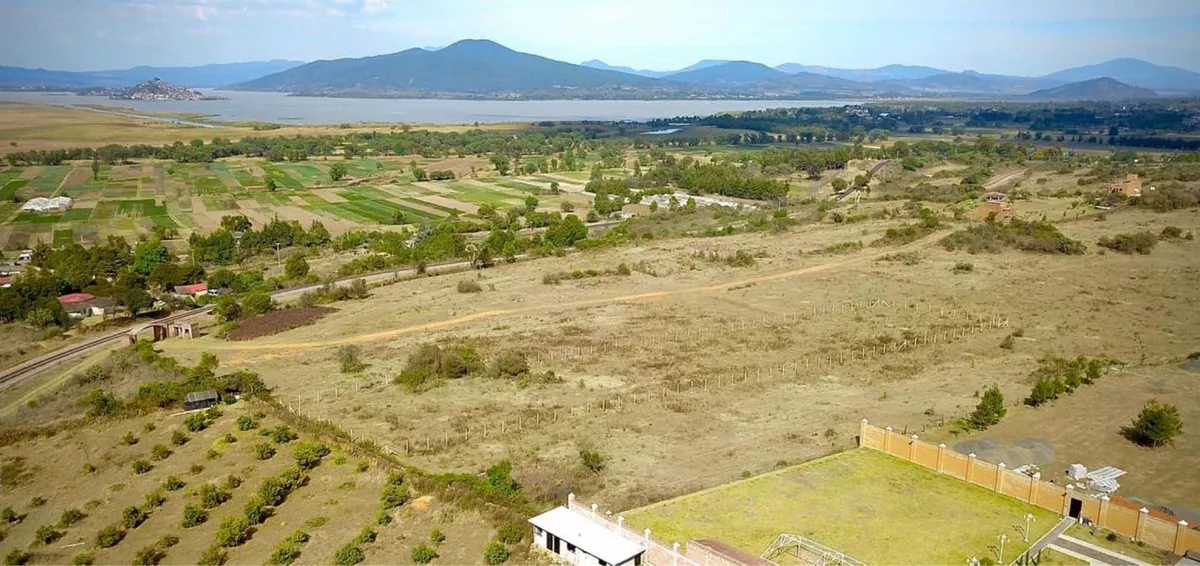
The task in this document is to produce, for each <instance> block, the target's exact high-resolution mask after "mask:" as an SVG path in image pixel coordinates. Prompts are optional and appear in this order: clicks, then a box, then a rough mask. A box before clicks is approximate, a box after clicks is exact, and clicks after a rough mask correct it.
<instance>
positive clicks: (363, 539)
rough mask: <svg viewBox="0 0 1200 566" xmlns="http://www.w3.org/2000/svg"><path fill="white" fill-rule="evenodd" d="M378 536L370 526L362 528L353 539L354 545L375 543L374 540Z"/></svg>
mask: <svg viewBox="0 0 1200 566" xmlns="http://www.w3.org/2000/svg"><path fill="white" fill-rule="evenodd" d="M378 536H379V533H377V532H376V531H375V529H372V528H371V527H370V525H368V526H366V527H363V528H362V530H361V531H359V532H358V536H357V537H354V544H359V545H362V544H371V543H373V542H375V538H376V537H378Z"/></svg>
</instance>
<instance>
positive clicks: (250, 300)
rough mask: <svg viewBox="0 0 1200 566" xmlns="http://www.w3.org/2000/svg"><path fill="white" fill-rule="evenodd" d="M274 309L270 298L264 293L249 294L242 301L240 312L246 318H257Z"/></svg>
mask: <svg viewBox="0 0 1200 566" xmlns="http://www.w3.org/2000/svg"><path fill="white" fill-rule="evenodd" d="M274 309H275V303H273V302H271V296H270V295H268V294H266V293H250V294H249V295H246V297H245V298H244V299H242V310H244V311H245V313H246V316H258V315H260V314H266V313H269V312H271V311H272V310H274Z"/></svg>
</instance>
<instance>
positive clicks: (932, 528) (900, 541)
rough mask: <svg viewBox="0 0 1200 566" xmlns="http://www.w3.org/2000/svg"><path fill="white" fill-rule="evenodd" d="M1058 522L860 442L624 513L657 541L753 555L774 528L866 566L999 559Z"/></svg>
mask: <svg viewBox="0 0 1200 566" xmlns="http://www.w3.org/2000/svg"><path fill="white" fill-rule="evenodd" d="M1026 513H1032V514H1033V515H1034V517H1036V522H1035V523H1034V524H1033V533H1032V535H1031V537H1030V540H1031V541H1035V540H1037V538H1039V537H1041V535H1042V534H1044V533H1046V532H1047V531H1049V530H1050V529H1051V528H1053V527H1054V525H1055V524H1056V523H1057V522H1058V520H1059V517H1058V516H1057V515H1055V514H1054V513H1051V512H1050V511H1047V510H1045V509H1041V508H1039V507H1034V506H1031V505H1027V504H1025V503H1022V502H1020V501H1018V500H1016V499H1012V498H1010V497H1005V496H1002V495H999V494H997V493H995V492H992V491H990V490H987V489H984V488H982V487H979V486H976V485H973V484H968V483H966V482H963V481H960V480H957V479H954V478H951V477H949V476H946V475H942V474H938V473H936V472H933V471H930V470H928V469H926V468H923V467H921V466H918V465H917V464H913V463H911V462H906V461H903V460H901V459H899V458H895V457H892V456H888V455H886V454H883V453H880V452H876V451H873V450H868V449H857V450H851V451H849V452H842V453H840V454H836V455H833V456H829V457H826V458H822V459H819V460H815V461H812V462H808V463H805V464H801V465H799V466H794V467H790V468H786V469H783V470H780V471H777V472H772V473H769V474H766V475H763V476H759V477H756V478H751V479H748V480H743V481H739V482H734V483H731V484H728V485H724V486H720V487H716V488H713V489H709V490H705V491H701V492H697V493H694V494H691V495H685V496H683V497H679V498H677V499H672V500H668V501H664V502H661V503H657V504H654V505H650V506H648V507H644V508H641V509H634V510H632V511H628V512H626V513H624V515H625V519H626V521H627V523H628V524H629V525H631V526H633V527H634V528H635V529H638V530H640V529H643V528H650V529H651V531H652V532H653V533H655V537H656V538H658V539H659V540H665V541H688V540H696V539H701V538H717V539H720V540H722V541H724V542H727V543H729V544H732V545H734V546H736V547H738V548H741V549H742V550H745V551H747V552H750V553H752V554H756V555H757V554H759V553H761V552H763V551H764V550H766V549H767V547H768V546H769V545H770V544H771V542H772V541H774V540H775V537H777V536H778V535H779V534H781V533H791V534H795V535H800V536H803V537H807V538H809V539H812V540H814V541H816V542H818V543H820V544H823V545H825V546H828V547H832V548H834V549H836V550H838V551H841V552H844V553H846V554H847V555H849V556H851V557H853V558H855V559H857V560H861V561H864V562H866V563H869V564H873V563H879V564H965V563H966V562H967V560H968V559H970V558H971V557H978V558H983V557H988V558H990V559H992V560H993V561H996V559H997V557H996V556H995V554H994V553H993V552H992V551H991V550H990V549H989V546H990V545H994V544H995V543H996V537H997V535H999V534H1005V535H1007V536H1008V542H1007V543H1006V546H1005V550H1004V557H1003V558H1004V561H1005V563H1007V561H1009V560H1012V559H1014V558H1016V557H1017V556H1019V555H1020V554H1021V553H1022V552H1024V550H1025V549H1026V548H1028V546H1029V543H1025V542H1022V540H1021V536H1020V534H1019V533H1018V532H1017V531H1015V530H1014V527H1016V526H1018V525H1020V527H1021V528H1024V525H1025V520H1024V519H1023V517H1024V516H1025V514H1026Z"/></svg>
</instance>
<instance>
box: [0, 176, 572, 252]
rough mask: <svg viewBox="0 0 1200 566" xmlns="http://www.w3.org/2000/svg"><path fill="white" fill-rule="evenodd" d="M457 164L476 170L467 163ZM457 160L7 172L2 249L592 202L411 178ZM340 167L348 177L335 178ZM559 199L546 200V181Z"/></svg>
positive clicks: (367, 223)
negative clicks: (32, 205) (61, 201)
mask: <svg viewBox="0 0 1200 566" xmlns="http://www.w3.org/2000/svg"><path fill="white" fill-rule="evenodd" d="M458 161H462V162H463V163H474V160H473V159H472V158H465V159H461V160H458ZM458 161H456V160H438V161H434V160H429V159H410V158H404V159H400V158H393V159H388V160H374V159H354V160H337V161H325V160H322V161H311V162H300V163H286V162H285V163H271V162H267V161H264V160H233V161H219V162H216V163H211V164H207V165H186V164H178V163H166V162H164V163H151V164H136V165H114V166H103V167H101V169H100V171H99V172H98V173H97V174H96V175H95V176H93V173H92V171H91V168H90V165H89V164H86V163H80V164H76V165H62V166H53V167H12V168H6V169H4V170H2V171H0V201H4V204H2V205H0V245H2V246H3V248H4V249H24V248H26V247H29V246H31V245H33V244H34V243H36V242H46V243H53V244H56V245H61V244H66V243H69V242H76V243H82V244H90V243H93V242H95V241H97V240H98V239H103V238H104V237H105V236H107V235H109V234H117V235H123V236H126V237H127V238H128V239H136V237H137V236H138V235H139V234H147V233H150V232H153V231H155V230H156V229H159V230H161V229H169V230H175V231H176V232H177V233H178V234H179V235H180V236H181V237H184V238H186V237H187V236H188V235H189V234H190V233H192V232H200V233H207V232H209V231H211V230H213V229H215V228H216V227H217V226H219V224H220V220H221V218H222V217H223V216H226V215H231V214H235V215H243V216H246V217H248V218H250V219H251V221H253V222H255V223H256V224H259V225H261V224H262V223H265V222H267V221H269V220H270V219H271V218H274V217H279V218H281V219H284V220H295V221H298V222H300V223H301V224H303V225H305V226H306V227H307V226H308V225H309V224H310V223H311V222H313V221H320V222H322V223H324V224H325V226H326V228H327V229H328V230H329V231H330V232H331V233H333V234H334V235H337V234H340V233H343V232H345V231H347V230H351V229H356V228H370V227H378V226H396V225H402V226H410V227H419V226H422V225H425V224H436V223H437V222H440V221H441V220H443V219H445V218H447V217H449V216H451V215H458V216H461V217H463V218H467V219H476V220H478V217H477V215H476V212H477V211H478V210H479V207H480V206H482V205H489V206H492V207H495V208H500V209H503V208H510V207H512V208H524V207H525V199H526V198H527V197H529V196H534V197H536V198H538V200H539V209H544V210H545V211H557V210H559V209H560V208H561V205H562V203H564V202H569V203H571V205H572V207H573V209H574V210H575V211H576V214H579V215H580V216H581V217H582V216H583V215H586V213H587V211H588V210H590V206H591V199H590V198H589V197H586V196H584V195H581V194H579V193H580V192H581V191H582V190H583V185H584V183H585V182H586V174H585V175H584V177H583V178H584V181H583V182H578V181H575V180H574V179H573V178H572V177H559V178H551V177H544V176H528V177H512V178H510V177H504V178H489V177H483V178H479V179H476V178H462V179H457V180H452V181H421V182H417V181H415V180H414V178H413V176H412V173H411V170H410V169H411V165H412V164H413V163H417V164H418V165H420V166H422V167H444V168H446V169H450V170H459V169H464V170H465V169H466V167H465V166H464V165H463V164H462V163H459V162H458ZM333 164H339V165H340V166H342V167H344V168H345V170H346V177H345V178H343V179H341V180H339V181H333V180H332V179H331V178H330V172H329V169H330V167H331V166H332V165H333ZM552 182H558V183H561V185H562V190H563V191H564V192H563V193H562V194H557V195H554V194H550V193H551V191H550V183H552ZM39 196H41V197H51V196H69V197H71V198H73V199H75V203H74V207H73V208H72V209H71V210H69V211H67V212H66V213H58V214H32V213H24V212H20V211H19V206H20V205H19V204H17V203H16V202H13V201H24V200H28V199H30V198H34V197H39Z"/></svg>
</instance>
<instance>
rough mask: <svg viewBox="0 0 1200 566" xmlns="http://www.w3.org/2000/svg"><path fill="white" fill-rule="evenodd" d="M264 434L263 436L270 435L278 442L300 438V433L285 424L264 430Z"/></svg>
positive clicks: (283, 442) (282, 442) (285, 442)
mask: <svg viewBox="0 0 1200 566" xmlns="http://www.w3.org/2000/svg"><path fill="white" fill-rule="evenodd" d="M262 434H263V436H267V437H270V439H271V440H273V441H275V443H276V444H287V443H289V442H291V441H293V440H296V439H297V438H299V435H297V434H296V433H294V432H292V429H290V428H288V427H286V426H284V425H279V426H277V427H275V428H272V429H268V430H264V431H263V432H262Z"/></svg>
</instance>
